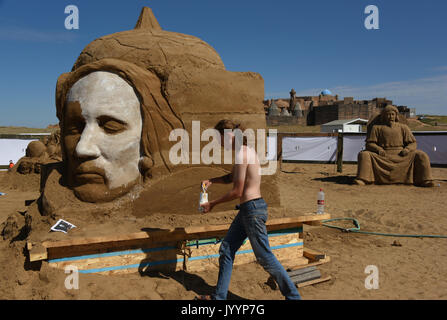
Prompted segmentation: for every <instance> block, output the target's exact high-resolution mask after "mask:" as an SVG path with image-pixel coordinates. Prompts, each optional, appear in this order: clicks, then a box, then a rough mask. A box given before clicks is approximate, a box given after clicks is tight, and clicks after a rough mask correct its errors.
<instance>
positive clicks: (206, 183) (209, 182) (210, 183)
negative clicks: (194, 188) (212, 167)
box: [201, 180, 213, 189]
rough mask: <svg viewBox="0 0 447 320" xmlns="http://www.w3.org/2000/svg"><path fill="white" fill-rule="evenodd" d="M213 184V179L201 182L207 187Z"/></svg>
mask: <svg viewBox="0 0 447 320" xmlns="http://www.w3.org/2000/svg"><path fill="white" fill-rule="evenodd" d="M212 184H213V183H212V182H211V180H203V181H202V183H201V186H204V187H205V189H208V187H209V186H210V185H212Z"/></svg>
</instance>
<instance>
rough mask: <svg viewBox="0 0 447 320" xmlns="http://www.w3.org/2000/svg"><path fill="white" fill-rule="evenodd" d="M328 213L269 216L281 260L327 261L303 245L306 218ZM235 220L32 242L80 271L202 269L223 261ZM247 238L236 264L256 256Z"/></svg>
mask: <svg viewBox="0 0 447 320" xmlns="http://www.w3.org/2000/svg"><path fill="white" fill-rule="evenodd" d="M329 218H330V215H329V214H324V215H316V214H309V215H303V216H299V217H293V218H279V219H271V220H269V221H268V222H267V230H268V233H269V241H270V246H271V248H272V250H273V252H274V254H275V256H276V257H277V258H278V260H279V261H280V262H281V263H282V264H283V265H284V266H285V267H286V268H289V267H290V268H293V267H297V266H302V265H308V264H309V263H315V262H318V263H325V262H328V261H329V257H326V256H325V255H324V254H320V253H316V252H315V251H313V250H307V249H305V248H304V239H303V224H310V225H315V224H319V223H320V221H321V220H324V219H329ZM229 227H230V224H224V225H210V226H191V227H186V228H174V229H168V230H154V231H150V230H148V231H145V232H137V233H132V234H123V235H113V236H102V237H94V238H79V237H72V238H70V237H69V238H68V239H67V240H62V241H45V242H43V243H36V242H28V244H27V248H28V251H29V257H30V261H31V262H35V261H39V260H47V261H48V263H49V265H50V266H52V267H55V268H59V269H65V268H66V266H68V265H71V266H75V267H77V268H78V270H79V272H80V273H98V274H104V275H113V274H122V273H131V272H140V273H147V272H151V271H179V270H185V271H190V272H191V271H192V272H194V271H202V270H209V269H212V268H214V269H217V268H218V266H219V261H218V258H219V246H220V239H222V238H223V237H224V235H225V234H226V232H227V231H228V228H229ZM255 260H256V258H255V256H254V254H253V251H252V248H251V246H250V242H249V241H248V239H247V240H246V242H245V243H244V244H243V246H242V247H241V248H240V249H239V251H238V252H237V256H236V259H235V264H236V265H238V264H245V263H249V262H253V261H255Z"/></svg>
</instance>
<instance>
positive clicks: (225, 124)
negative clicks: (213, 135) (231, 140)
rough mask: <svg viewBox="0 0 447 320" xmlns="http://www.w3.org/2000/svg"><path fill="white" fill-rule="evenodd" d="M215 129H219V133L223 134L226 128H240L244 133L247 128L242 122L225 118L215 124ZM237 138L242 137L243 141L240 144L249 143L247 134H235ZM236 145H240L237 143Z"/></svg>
mask: <svg viewBox="0 0 447 320" xmlns="http://www.w3.org/2000/svg"><path fill="white" fill-rule="evenodd" d="M214 129H216V130H217V131H219V133H220V134H221V135H222V136H223V135H224V133H225V130H232V131H233V130H236V129H239V130H241V132H242V133H244V130H245V128H244V127H243V126H242V125H241V124H240V123H236V122H234V121H232V120H228V119H223V120H220V121H219V122H218V123H217V124H216V125H215V126H214ZM235 138H236V139H240V138H242V143H241V144H240V145H244V146H246V145H247V137H246V136H241V135H235ZM236 145H238V144H237V143H236Z"/></svg>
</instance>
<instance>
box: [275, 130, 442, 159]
mask: <svg viewBox="0 0 447 320" xmlns="http://www.w3.org/2000/svg"><path fill="white" fill-rule="evenodd" d="M413 134H414V135H415V137H416V140H417V146H418V149H420V150H422V151H424V152H426V153H427V154H428V156H429V157H430V162H431V164H439V165H447V132H445V131H442V132H413ZM365 138H366V135H365V133H360V134H352V133H350V134H344V135H343V161H346V162H357V155H358V153H359V152H360V151H362V150H364V149H365ZM267 145H268V149H267V150H268V156H267V158H268V159H269V160H273V159H275V158H276V150H277V139H276V137H268V138H267ZM336 155H337V137H330V136H324V137H317V136H314V137H310V136H303V137H300V136H289V137H288V136H287V134H283V137H282V159H283V160H288V161H309V162H312V161H321V162H335V161H336Z"/></svg>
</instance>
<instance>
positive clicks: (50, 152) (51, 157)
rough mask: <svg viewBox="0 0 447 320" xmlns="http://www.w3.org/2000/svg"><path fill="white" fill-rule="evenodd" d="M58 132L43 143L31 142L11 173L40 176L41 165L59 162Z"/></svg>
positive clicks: (38, 141)
mask: <svg viewBox="0 0 447 320" xmlns="http://www.w3.org/2000/svg"><path fill="white" fill-rule="evenodd" d="M61 159H62V158H61V148H60V131H59V130H56V131H55V132H53V133H52V134H51V135H50V136H49V137H45V138H44V139H43V141H40V140H37V141H31V142H30V143H29V144H28V146H27V148H26V153H25V156H24V157H22V158H20V159H19V161H17V164H16V165H15V166H14V167H13V171H16V172H18V173H21V174H31V173H37V174H40V171H41V167H42V165H43V164H47V163H52V162H57V161H61Z"/></svg>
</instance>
